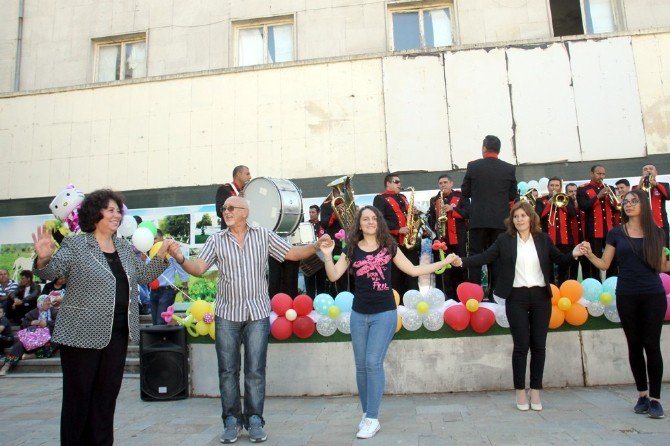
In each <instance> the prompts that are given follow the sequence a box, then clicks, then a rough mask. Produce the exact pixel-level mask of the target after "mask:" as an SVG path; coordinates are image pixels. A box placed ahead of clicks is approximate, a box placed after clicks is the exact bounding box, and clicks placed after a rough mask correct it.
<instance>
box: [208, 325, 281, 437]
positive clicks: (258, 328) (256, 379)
mask: <svg viewBox="0 0 670 446" xmlns="http://www.w3.org/2000/svg"><path fill="white" fill-rule="evenodd" d="M214 320H215V323H216V342H215V344H216V357H217V359H218V361H219V390H220V392H221V409H222V413H221V418H223V420H224V422H225V420H226V418H227V417H229V416H233V417H235V418H237V422H238V424H240V425H244V426H245V427H248V423H249V417H251V416H252V415H258V416H259V417H261V420H262V419H263V406H264V404H265V364H266V359H267V353H268V336H269V335H270V318H267V317H266V318H264V319H259V320H256V321H246V322H233V321H229V320H226V319H223V318H221V317H219V316H216V317H215V319H214ZM241 344H244V412H242V407H241V405H240V345H241ZM264 424H265V422H264V421H263V425H264Z"/></svg>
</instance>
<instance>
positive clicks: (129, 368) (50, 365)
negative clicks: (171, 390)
mask: <svg viewBox="0 0 670 446" xmlns="http://www.w3.org/2000/svg"><path fill="white" fill-rule="evenodd" d="M26 373H43V374H49V375H52V374H61V367H60V357H57V356H54V357H52V358H42V359H39V358H37V359H22V360H21V361H20V362H19V364H18V365H17V366H16V367H13V368H12V369H11V370H10V372H9V373H8V374H7V375H8V376H9V375H22V374H26ZM124 373H136V374H138V375H139V373H140V358H126V366H125V368H124Z"/></svg>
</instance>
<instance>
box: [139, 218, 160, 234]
mask: <svg viewBox="0 0 670 446" xmlns="http://www.w3.org/2000/svg"><path fill="white" fill-rule="evenodd" d="M137 227H138V228H147V229H148V230H149V231H151V233H152V234H153V235H154V237H156V235H158V229H156V225H155V224H154V222H152V221H143V222H142V223H140V224H139V225H137Z"/></svg>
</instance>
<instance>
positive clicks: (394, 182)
mask: <svg viewBox="0 0 670 446" xmlns="http://www.w3.org/2000/svg"><path fill="white" fill-rule="evenodd" d="M391 183H393V184H400V180H393V181H391Z"/></svg>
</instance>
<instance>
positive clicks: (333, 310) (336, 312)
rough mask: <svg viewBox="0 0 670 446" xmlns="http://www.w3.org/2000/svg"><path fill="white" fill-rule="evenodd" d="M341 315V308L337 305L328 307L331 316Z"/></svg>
mask: <svg viewBox="0 0 670 446" xmlns="http://www.w3.org/2000/svg"><path fill="white" fill-rule="evenodd" d="M339 315H340V309H339V308H338V307H337V305H331V306H330V308H328V316H330V317H331V318H333V319H335V318H336V317H337V316H339Z"/></svg>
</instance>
